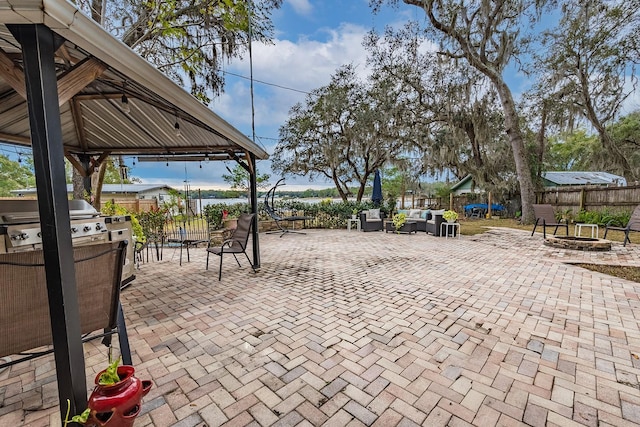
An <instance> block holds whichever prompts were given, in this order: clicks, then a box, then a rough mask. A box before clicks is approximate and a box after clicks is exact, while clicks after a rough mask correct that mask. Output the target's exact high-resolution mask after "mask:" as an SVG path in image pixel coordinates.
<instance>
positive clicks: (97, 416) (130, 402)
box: [85, 365, 151, 427]
mask: <svg viewBox="0 0 640 427" xmlns="http://www.w3.org/2000/svg"><path fill="white" fill-rule="evenodd" d="M102 372H104V371H102ZM102 372H100V373H98V375H96V379H95V384H96V386H95V388H94V389H93V392H92V393H91V396H90V397H89V402H88V403H87V406H88V407H89V409H90V410H91V415H90V416H89V419H88V420H87V422H86V423H85V425H86V426H100V427H103V426H105V427H130V426H133V421H134V420H135V418H136V417H137V416H138V414H139V413H140V404H141V401H142V398H143V397H144V396H146V395H147V393H149V390H151V381H148V380H145V381H142V380H140V379H139V378H138V377H136V376H135V375H134V374H135V369H134V367H133V366H128V365H123V366H118V376H119V377H120V381H119V382H117V383H115V384H112V385H100V384H98V380H99V379H100V375H101V374H102Z"/></svg>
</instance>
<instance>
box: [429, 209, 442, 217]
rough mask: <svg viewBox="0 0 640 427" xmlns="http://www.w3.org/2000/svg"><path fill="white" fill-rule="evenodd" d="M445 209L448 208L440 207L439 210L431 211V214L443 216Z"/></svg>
mask: <svg viewBox="0 0 640 427" xmlns="http://www.w3.org/2000/svg"><path fill="white" fill-rule="evenodd" d="M445 210H446V209H439V210H437V211H431V215H432V216H434V217H435V216H436V215H440V216H442V215H443V214H444V211H445Z"/></svg>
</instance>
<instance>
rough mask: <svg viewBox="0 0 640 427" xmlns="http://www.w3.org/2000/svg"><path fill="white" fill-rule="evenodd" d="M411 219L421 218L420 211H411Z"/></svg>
mask: <svg viewBox="0 0 640 427" xmlns="http://www.w3.org/2000/svg"><path fill="white" fill-rule="evenodd" d="M409 218H415V219H418V218H420V209H411V210H410V211H409Z"/></svg>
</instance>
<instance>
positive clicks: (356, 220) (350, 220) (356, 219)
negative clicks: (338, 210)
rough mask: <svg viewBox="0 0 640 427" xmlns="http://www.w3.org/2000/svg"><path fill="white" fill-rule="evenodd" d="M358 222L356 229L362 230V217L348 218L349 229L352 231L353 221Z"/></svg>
mask: <svg viewBox="0 0 640 427" xmlns="http://www.w3.org/2000/svg"><path fill="white" fill-rule="evenodd" d="M352 222H355V223H356V229H357V230H358V231H360V218H355V219H354V218H348V219H347V231H351V223H352Z"/></svg>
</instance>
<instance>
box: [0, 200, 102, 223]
mask: <svg viewBox="0 0 640 427" xmlns="http://www.w3.org/2000/svg"><path fill="white" fill-rule="evenodd" d="M69 216H70V219H72V220H73V219H87V218H95V217H97V216H100V212H98V211H97V210H96V209H95V208H94V207H93V206H91V204H89V203H88V202H87V201H85V200H69ZM32 222H40V215H39V212H38V201H37V200H34V199H15V200H0V224H3V225H9V224H27V223H32Z"/></svg>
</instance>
